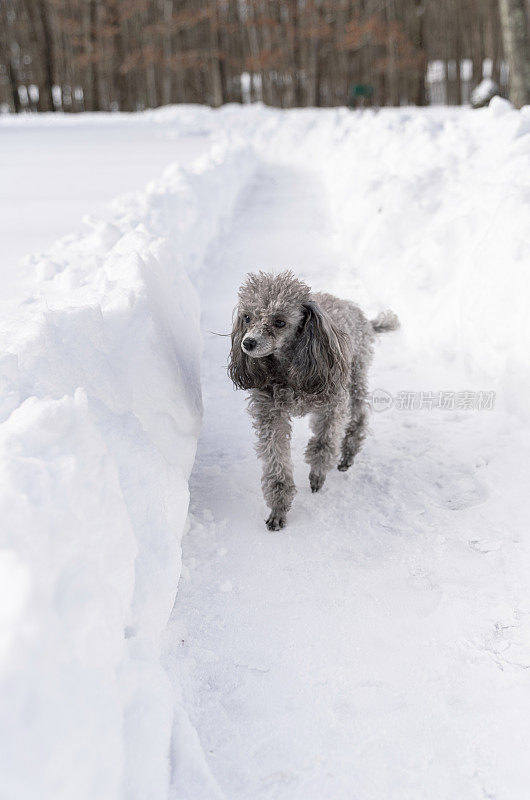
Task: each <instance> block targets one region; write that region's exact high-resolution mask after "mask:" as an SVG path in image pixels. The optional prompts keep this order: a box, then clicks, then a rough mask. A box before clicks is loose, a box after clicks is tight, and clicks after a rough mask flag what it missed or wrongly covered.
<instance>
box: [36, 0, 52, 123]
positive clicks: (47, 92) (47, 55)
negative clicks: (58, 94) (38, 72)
mask: <svg viewBox="0 0 530 800" xmlns="http://www.w3.org/2000/svg"><path fill="white" fill-rule="evenodd" d="M37 15H38V18H39V22H40V26H41V30H42V44H41V53H42V73H43V83H42V87H40V86H39V110H40V111H55V105H54V102H53V91H52V89H53V71H54V63H53V42H52V33H51V26H50V18H49V14H48V8H47V6H46V2H45V0H37Z"/></svg>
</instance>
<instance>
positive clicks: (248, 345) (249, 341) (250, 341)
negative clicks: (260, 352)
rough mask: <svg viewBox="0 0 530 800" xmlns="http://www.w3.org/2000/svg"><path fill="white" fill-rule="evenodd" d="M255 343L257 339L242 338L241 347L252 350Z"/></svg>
mask: <svg viewBox="0 0 530 800" xmlns="http://www.w3.org/2000/svg"><path fill="white" fill-rule="evenodd" d="M256 345H257V341H256V340H255V339H243V347H244V348H245V350H254V348H255V347H256Z"/></svg>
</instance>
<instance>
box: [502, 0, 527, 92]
mask: <svg viewBox="0 0 530 800" xmlns="http://www.w3.org/2000/svg"><path fill="white" fill-rule="evenodd" d="M499 8H500V14H501V23H502V36H503V41H504V52H505V53H506V59H507V61H508V66H509V69H510V100H511V101H512V103H513V104H514V106H515V107H516V108H521V107H522V106H524V105H526V104H527V103H530V50H529V46H528V20H527V12H526V2H525V0H499Z"/></svg>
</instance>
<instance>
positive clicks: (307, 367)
mask: <svg viewBox="0 0 530 800" xmlns="http://www.w3.org/2000/svg"><path fill="white" fill-rule="evenodd" d="M398 327H399V320H398V318H397V316H396V315H395V314H394V313H393V312H391V311H387V312H383V313H382V314H380V315H379V316H378V317H377V318H376V319H374V320H371V321H370V320H368V319H367V318H366V317H365V315H364V314H363V312H362V311H361V309H360V308H359V307H358V306H356V305H355V303H352V302H350V301H349V300H340V299H339V298H337V297H334V296H333V295H330V294H324V293H320V292H319V293H315V294H313V293H312V292H311V289H310V288H309V286H307V284H305V283H304V282H303V281H301V280H299V279H298V278H296V277H295V275H294V274H293V273H292V272H291V271H289V270H288V271H285V272H282V273H280V274H278V275H274V274H272V273H267V272H258V273H255V274H253V273H251V274H249V275H248V276H247V280H246V281H245V283H244V284H243V285H242V286H241V288H240V289H239V293H238V305H237V308H236V310H235V311H234V318H233V328H232V333H231V342H232V346H231V351H230V356H229V361H228V374H229V376H230V378H231V380H232V382H233V384H234V386H235V387H236V388H239V389H249V390H250V397H249V412H250V414H251V417H252V419H253V427H254V429H255V431H256V433H257V445H256V450H257V453H258V456H259V457H260V458H261V459H262V461H263V475H262V480H261V485H262V489H263V495H264V498H265V501H266V503H267V505H268V507H269V508H270V515H269V517H268V519H267V520H266V523H265V524H266V525H267V528H268V529H269V530H272V531H277V530H279V529H280V528H283V527H284V526H285V523H286V518H287V512H288V511H289V509H290V508H291V504H292V501H293V497H294V495H295V493H296V487H295V484H294V479H293V465H292V461H291V446H290V441H291V418H292V417H298V416H304V415H305V414H311V421H310V424H311V430H312V433H313V436H312V437H311V439H310V440H309V443H308V445H307V448H306V451H305V460H306V462H307V463H308V464H309V467H310V472H309V484H310V487H311V491H313V492H318V491H319V489H321V488H322V486H323V485H324V481H325V479H326V475H327V473H328V472H329V470H330V469H331V468H332V466H333V465H334V464H336V463H337V461H338V469H339V470H341V471H345V470H347V469H349V467H351V465H352V464H353V460H354V458H355V456H356V454H357V453H358V452H359V449H360V447H361V445H362V442H363V440H364V438H365V436H366V431H367V422H368V404H367V399H366V396H367V374H368V368H369V366H370V363H371V360H372V356H373V346H374V341H375V338H376V335H377V334H380V333H383V332H385V331H393V330H396V329H397V328H398Z"/></svg>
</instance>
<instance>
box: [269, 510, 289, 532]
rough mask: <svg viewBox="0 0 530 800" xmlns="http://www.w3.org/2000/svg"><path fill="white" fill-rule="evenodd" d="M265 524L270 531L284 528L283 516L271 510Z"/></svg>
mask: <svg viewBox="0 0 530 800" xmlns="http://www.w3.org/2000/svg"><path fill="white" fill-rule="evenodd" d="M265 525H266V526H267V528H268V529H269V530H270V531H279V530H280V528H285V516H284V515H283V514H275V513H274V511H272V512H271V514H270V516H269V518H268V519H266V520H265Z"/></svg>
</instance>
